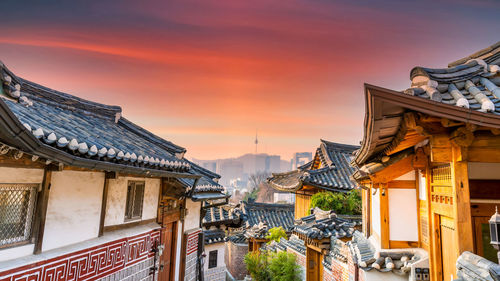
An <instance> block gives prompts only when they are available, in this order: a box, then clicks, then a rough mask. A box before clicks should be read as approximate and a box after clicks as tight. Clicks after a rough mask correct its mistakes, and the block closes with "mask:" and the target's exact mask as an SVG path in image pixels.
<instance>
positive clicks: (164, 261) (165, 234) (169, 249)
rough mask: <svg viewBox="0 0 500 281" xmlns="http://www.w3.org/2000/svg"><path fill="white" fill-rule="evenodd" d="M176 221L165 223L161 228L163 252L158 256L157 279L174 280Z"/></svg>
mask: <svg viewBox="0 0 500 281" xmlns="http://www.w3.org/2000/svg"><path fill="white" fill-rule="evenodd" d="M176 233H177V222H170V223H166V224H165V226H164V228H163V229H162V244H163V246H164V249H163V253H162V255H161V256H160V271H159V274H158V277H159V278H158V280H159V281H171V280H174V271H175V249H176V247H175V246H176V241H175V240H176V235H175V234H176Z"/></svg>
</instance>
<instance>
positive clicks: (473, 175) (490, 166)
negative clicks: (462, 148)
mask: <svg viewBox="0 0 500 281" xmlns="http://www.w3.org/2000/svg"><path fill="white" fill-rule="evenodd" d="M469 179H474V180H498V179H500V163H482V162H469Z"/></svg>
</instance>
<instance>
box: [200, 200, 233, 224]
mask: <svg viewBox="0 0 500 281" xmlns="http://www.w3.org/2000/svg"><path fill="white" fill-rule="evenodd" d="M242 215H243V214H242V211H241V210H240V208H238V207H232V206H229V205H223V206H218V207H211V208H208V209H206V213H205V216H204V217H203V221H202V223H203V226H204V227H210V226H212V225H214V226H217V225H227V226H239V225H240V224H241V220H242Z"/></svg>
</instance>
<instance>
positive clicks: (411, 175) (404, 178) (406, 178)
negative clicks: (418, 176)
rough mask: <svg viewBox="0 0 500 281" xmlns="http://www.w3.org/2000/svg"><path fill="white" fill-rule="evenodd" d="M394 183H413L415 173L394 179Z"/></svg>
mask: <svg viewBox="0 0 500 281" xmlns="http://www.w3.org/2000/svg"><path fill="white" fill-rule="evenodd" d="M394 180H396V181H414V180H415V171H410V172H408V173H406V174H404V175H402V176H400V177H398V178H395V179H394Z"/></svg>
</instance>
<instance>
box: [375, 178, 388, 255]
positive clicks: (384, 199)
mask: <svg viewBox="0 0 500 281" xmlns="http://www.w3.org/2000/svg"><path fill="white" fill-rule="evenodd" d="M378 193H379V196H380V232H381V233H380V247H381V248H382V249H389V240H390V239H389V189H388V188H387V184H380V187H379V191H378Z"/></svg>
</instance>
